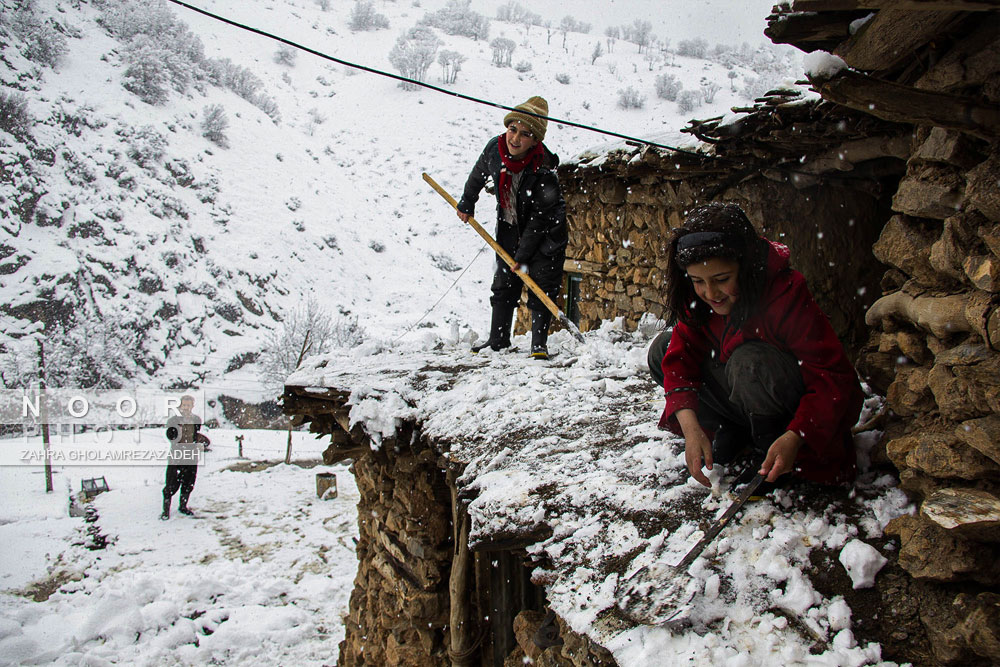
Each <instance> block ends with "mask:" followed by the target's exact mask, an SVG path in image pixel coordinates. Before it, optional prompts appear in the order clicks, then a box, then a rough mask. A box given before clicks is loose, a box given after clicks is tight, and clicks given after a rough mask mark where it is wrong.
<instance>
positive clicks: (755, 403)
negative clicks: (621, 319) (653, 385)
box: [647, 331, 805, 464]
mask: <svg viewBox="0 0 1000 667" xmlns="http://www.w3.org/2000/svg"><path fill="white" fill-rule="evenodd" d="M669 342H670V333H669V332H666V331H665V332H663V333H661V334H660V335H658V336H657V337H656V339H654V340H653V343H652V344H651V345H650V348H649V352H648V355H647V361H648V362H649V370H650V374H651V375H652V376H653V379H654V381H656V382H658V383H659V384H660V386H663V370H662V362H663V355H664V354H666V351H667V345H668V344H669ZM803 394H805V383H804V382H803V380H802V371H801V369H800V368H799V362H798V360H797V359H796V358H795V357H794V356H793V355H792V354H790V353H788V352H784V351H782V350H779V349H778V348H776V347H774V346H773V345H769V344H767V343H764V342H762V341H750V342H747V343H744V344H742V345H740V346H739V347H737V348H736V349H735V350H733V353H732V354H731V355H730V357H729V359H728V361H727V362H726V363H724V364H723V363H720V362H718V361H715V360H712V359H709V360H708V361H706V362H705V364H704V365H703V366H702V386H701V389H699V390H698V409H697V412H698V421H699V422H700V423H701V426H702V428H704V429H705V430H706V431H714V432H715V434H716V437H715V441H714V442H713V445H712V455H713V458H715V460H716V461H717V462H719V463H723V464H725V463H728V462H730V461H732V459H733V458H734V457H735V456H736V455H737V454H739V453H740V451H741V450H742V449H743V448H744V447H745V446H746V445H750V446H751V447H752V450H753V458H754V459H755V460H763V458H764V454H765V453H766V452H767V449H768V448H769V447H770V446H771V443H773V442H774V441H775V440H776V439H777V438H778V436H780V435H781V434H782V433H784V432H785V431H786V430H787V428H788V423H789V422H790V421H791V420H792V416H793V415H794V414H795V411H796V410H797V409H798V407H799V401H800V400H801V399H802V396H803Z"/></svg>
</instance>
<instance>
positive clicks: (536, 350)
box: [531, 310, 552, 359]
mask: <svg viewBox="0 0 1000 667" xmlns="http://www.w3.org/2000/svg"><path fill="white" fill-rule="evenodd" d="M551 323H552V313H550V312H548V311H547V310H533V311H531V357H532V359H548V358H549V349H548V347H546V344H547V343H548V341H549V324H551Z"/></svg>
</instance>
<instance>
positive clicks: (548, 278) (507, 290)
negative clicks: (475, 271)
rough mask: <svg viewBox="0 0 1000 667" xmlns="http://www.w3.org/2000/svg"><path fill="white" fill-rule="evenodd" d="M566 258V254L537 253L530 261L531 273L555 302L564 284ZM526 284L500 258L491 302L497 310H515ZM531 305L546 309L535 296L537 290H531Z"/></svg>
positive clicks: (529, 300) (529, 301)
mask: <svg viewBox="0 0 1000 667" xmlns="http://www.w3.org/2000/svg"><path fill="white" fill-rule="evenodd" d="M564 262H565V257H563V255H562V254H560V255H557V256H556V257H549V256H547V255H542V254H540V253H539V254H537V255H535V257H534V258H532V260H531V261H530V262H528V275H529V276H531V279H532V280H534V281H535V282H536V283H538V286H539V287H541V288H542V291H543V292H545V294H546V296H548V297H549V298H550V299H552V300H553V301H555V300H556V298H557V297H558V296H559V288H560V287H562V277H563V263H564ZM523 287H524V283H523V282H522V281H521V279H520V278H518V276H517V274H516V273H514V272H513V271H511V270H510V268H508V266H507V265H506V264H505V263H504V262H503V260H501V259H499V258H497V269H496V272H495V273H494V274H493V285H492V286H491V288H490V289H492V290H493V296H492V297H490V304H491V305H492V306H493V308H494V309H497V308H502V309H509V310H510V312H514V309H515V308H517V302H518V301H519V300H520V299H521V290H522V288H523ZM528 308H530V309H531V310H535V311H546V312H547V309H546V308H545V304H543V303H542V302H541V300H540V299H539V298H538V297H537V296H535V293H534V292H532V291H531V290H528Z"/></svg>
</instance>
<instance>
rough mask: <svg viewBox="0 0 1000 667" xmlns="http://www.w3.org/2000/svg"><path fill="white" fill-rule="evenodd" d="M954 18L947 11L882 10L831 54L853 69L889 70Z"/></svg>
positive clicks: (906, 58)
mask: <svg viewBox="0 0 1000 667" xmlns="http://www.w3.org/2000/svg"><path fill="white" fill-rule="evenodd" d="M955 17H956V14H955V12H949V11H927V12H912V11H906V10H901V9H883V10H882V11H880V12H879V13H878V14H876V15H875V18H873V19H872V20H871V21H869V22H868V23H866V24H865V25H864V27H862V28H861V30H859V31H858V32H857V33H856V34H855V35H854V36H853V37H851V39H849V40H848V41H846V42H844V43H843V44H841V45H840V46H838V47H837V49H836V51H834V53H836V54H837V55H838V56H840V57H841V58H843V59H844V62H846V63H847V64H848V65H849V66H851V67H853V68H854V69H861V70H867V71H890V70H893V69H895V68H896V67H897V66H898V65H899V64H900V63H902V62H904V61H906V60H909V59H911V58H912V57H913V53H914V51H916V50H917V49H918V48H920V47H921V46H923V45H924V44H926V43H927V42H929V41H931V40H932V39H933V38H934V37H935V36H936V35H937V34H939V33H940V32H941V30H942V28H944V27H945V26H946V25H948V24H949V23H950V22H951V21H953V20H954V19H955Z"/></svg>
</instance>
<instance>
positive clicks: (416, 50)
mask: <svg viewBox="0 0 1000 667" xmlns="http://www.w3.org/2000/svg"><path fill="white" fill-rule="evenodd" d="M440 45H441V40H440V39H438V37H437V35H435V34H434V31H433V30H431V29H430V28H428V27H425V26H416V27H414V28H410V30H409V31H408V32H406V33H404V34H402V35H400V36H399V39H397V40H396V44H395V45H394V46H393V47H392V51H390V52H389V62H390V63H392V66H393V67H395V68H396V69H397V70H399V73H400V74H402V75H403V76H404V77H406V78H408V79H413V80H414V81H421V82H422V81H424V78H425V77H426V76H427V70H428V69H430V66H431V65H432V64H434V57H435V55H437V50H438V47H439V46H440ZM400 87H401V88H403V90H416V89H417V88H418V87H419V86H417V85H416V84H413V83H408V82H406V81H404V82H402V83H401V84H400Z"/></svg>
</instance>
